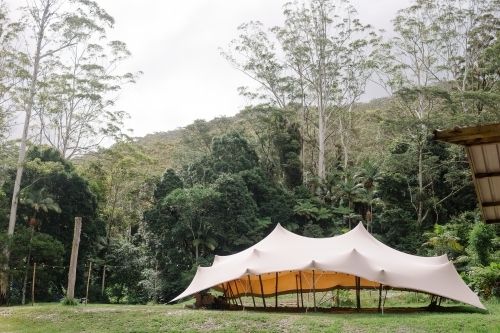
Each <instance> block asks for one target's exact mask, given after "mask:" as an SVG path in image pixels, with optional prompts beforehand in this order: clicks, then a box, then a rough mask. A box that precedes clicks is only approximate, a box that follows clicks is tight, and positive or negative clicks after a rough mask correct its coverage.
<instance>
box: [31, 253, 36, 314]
mask: <svg viewBox="0 0 500 333" xmlns="http://www.w3.org/2000/svg"><path fill="white" fill-rule="evenodd" d="M35 275H36V262H35V263H33V282H32V283H31V306H34V305H35Z"/></svg>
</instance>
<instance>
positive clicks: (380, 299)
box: [378, 283, 384, 313]
mask: <svg viewBox="0 0 500 333" xmlns="http://www.w3.org/2000/svg"><path fill="white" fill-rule="evenodd" d="M383 287H384V285H383V284H382V283H381V284H380V286H379V288H378V313H380V306H381V305H382V288H383Z"/></svg>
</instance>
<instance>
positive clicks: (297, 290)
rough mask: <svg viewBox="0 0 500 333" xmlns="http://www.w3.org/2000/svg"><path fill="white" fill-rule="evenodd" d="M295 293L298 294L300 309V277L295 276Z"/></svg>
mask: <svg viewBox="0 0 500 333" xmlns="http://www.w3.org/2000/svg"><path fill="white" fill-rule="evenodd" d="M295 291H296V292H297V307H299V275H298V274H295Z"/></svg>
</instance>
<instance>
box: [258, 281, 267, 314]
mask: <svg viewBox="0 0 500 333" xmlns="http://www.w3.org/2000/svg"><path fill="white" fill-rule="evenodd" d="M259 281H260V292H261V294H262V303H264V309H265V308H266V300H265V299H264V286H263V285H262V277H261V276H260V275H259Z"/></svg>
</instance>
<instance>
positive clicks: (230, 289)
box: [227, 281, 238, 305]
mask: <svg viewBox="0 0 500 333" xmlns="http://www.w3.org/2000/svg"><path fill="white" fill-rule="evenodd" d="M227 288H228V289H229V292H231V299H232V300H233V304H234V305H238V302H236V296H234V292H233V288H231V281H229V282H228V283H227Z"/></svg>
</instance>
